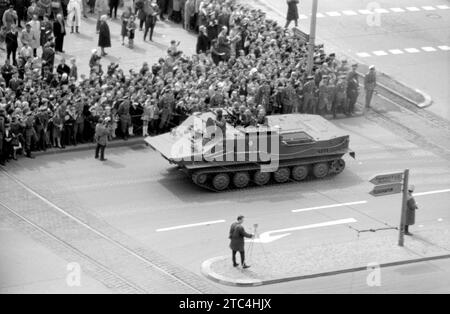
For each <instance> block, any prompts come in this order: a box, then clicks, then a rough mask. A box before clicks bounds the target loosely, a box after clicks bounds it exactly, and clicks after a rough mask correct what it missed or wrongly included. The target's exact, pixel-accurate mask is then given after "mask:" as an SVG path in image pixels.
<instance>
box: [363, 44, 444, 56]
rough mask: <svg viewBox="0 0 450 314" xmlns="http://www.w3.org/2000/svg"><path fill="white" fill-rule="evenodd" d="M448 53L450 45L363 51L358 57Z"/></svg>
mask: <svg viewBox="0 0 450 314" xmlns="http://www.w3.org/2000/svg"><path fill="white" fill-rule="evenodd" d="M442 51H444V52H446V51H450V46H448V45H441V46H437V47H432V46H424V47H418V48H414V47H409V48H403V49H399V48H395V49H388V50H374V51H371V52H368V51H361V52H357V53H356V55H357V56H358V57H360V58H371V57H384V56H389V55H394V56H396V55H403V54H417V53H425V52H428V53H431V52H442Z"/></svg>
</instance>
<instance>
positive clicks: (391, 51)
mask: <svg viewBox="0 0 450 314" xmlns="http://www.w3.org/2000/svg"><path fill="white" fill-rule="evenodd" d="M389 52H390V53H392V54H393V55H401V54H403V53H404V52H403V51H402V50H400V49H391V50H389Z"/></svg>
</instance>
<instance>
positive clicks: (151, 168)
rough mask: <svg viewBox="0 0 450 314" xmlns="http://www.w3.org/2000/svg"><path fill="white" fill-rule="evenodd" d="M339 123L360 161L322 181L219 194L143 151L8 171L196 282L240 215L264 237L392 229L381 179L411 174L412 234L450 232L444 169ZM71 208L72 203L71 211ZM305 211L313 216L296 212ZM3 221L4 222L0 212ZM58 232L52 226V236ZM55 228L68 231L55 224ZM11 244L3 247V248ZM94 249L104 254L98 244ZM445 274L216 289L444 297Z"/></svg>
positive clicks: (70, 157) (410, 270) (332, 236)
mask: <svg viewBox="0 0 450 314" xmlns="http://www.w3.org/2000/svg"><path fill="white" fill-rule="evenodd" d="M335 123H336V124H337V125H338V126H339V127H341V128H343V129H345V130H346V131H348V132H349V134H350V135H351V146H352V148H353V149H354V150H355V151H356V152H357V159H356V160H353V159H351V158H347V169H346V171H345V172H344V173H342V174H341V175H340V176H338V177H335V178H331V179H326V180H321V181H312V182H304V183H300V184H297V183H293V184H287V185H282V186H269V187H264V188H259V189H250V190H245V191H235V192H227V193H223V194H215V193H211V192H208V191H204V190H202V189H200V188H197V187H195V186H194V185H193V184H192V183H191V182H190V180H189V179H187V178H185V177H184V175H183V174H182V173H180V172H179V171H178V170H177V169H176V168H174V167H173V166H170V165H169V164H168V163H167V161H166V160H165V159H163V158H162V157H161V156H160V155H159V154H158V153H156V152H154V151H153V150H151V149H150V148H148V147H146V146H144V145H137V146H134V147H132V148H131V149H130V148H117V149H110V150H108V151H107V158H108V161H107V162H105V163H101V162H99V161H97V160H95V159H94V158H93V152H77V153H70V154H58V155H47V156H41V157H39V158H38V159H35V160H25V159H22V160H20V161H19V162H17V163H15V164H11V165H10V166H9V167H8V171H9V173H10V174H12V175H13V176H14V177H15V178H17V179H19V180H21V181H22V182H26V185H27V186H28V188H30V189H31V190H33V191H35V192H36V193H39V195H41V196H42V197H43V198H45V199H46V200H48V201H49V202H51V203H55V204H57V205H59V206H61V207H62V208H63V209H64V210H67V211H68V212H69V213H71V214H73V215H75V216H77V217H80V216H81V217H83V219H84V220H85V221H87V222H88V223H89V222H90V221H94V220H95V219H98V220H100V221H102V222H103V223H104V224H106V225H108V226H109V227H108V228H107V230H108V231H107V232H108V233H109V235H110V236H111V237H114V233H116V232H117V233H123V234H126V235H127V236H128V237H129V238H130V239H132V241H135V242H136V243H139V245H142V246H144V247H147V248H149V249H151V250H154V251H156V252H158V253H160V254H161V255H163V256H165V257H166V258H167V259H168V260H169V261H170V263H173V264H176V265H180V266H182V267H184V268H186V269H187V270H189V271H191V272H193V273H196V274H198V275H200V265H201V263H202V262H203V261H204V260H206V259H208V258H211V257H216V256H221V255H227V254H229V249H228V239H227V236H228V228H229V225H230V224H231V223H232V222H233V221H234V219H235V218H236V217H237V215H239V214H244V215H245V216H246V217H247V218H246V224H245V226H246V227H247V229H249V230H251V229H252V227H251V226H252V225H253V224H254V223H258V224H259V226H260V232H265V231H270V230H279V229H284V228H290V227H296V226H302V225H307V224H315V223H321V222H327V221H332V220H337V219H346V218H354V219H355V220H357V222H356V223H355V224H352V226H353V227H354V228H356V229H359V230H362V229H370V228H383V227H386V226H392V227H396V226H397V225H398V222H399V217H400V202H401V201H400V195H393V196H386V197H382V198H373V197H372V196H370V195H369V194H368V192H369V191H370V190H371V188H372V185H371V184H370V183H369V182H368V180H369V179H370V178H371V177H372V176H373V175H376V174H378V173H384V172H389V171H397V170H399V169H404V168H410V169H411V180H412V183H414V184H415V185H416V189H417V193H418V196H417V201H418V202H419V204H420V206H421V208H422V209H423V210H421V211H420V212H419V213H418V218H417V226H416V227H415V228H416V229H417V230H426V229H427V228H435V227H437V226H441V227H442V226H445V227H448V226H449V224H450V213H449V211H448V204H449V202H450V166H449V162H448V160H445V159H442V158H441V157H438V156H437V155H435V154H434V153H433V152H430V151H426V150H424V149H421V148H420V147H417V146H416V145H415V144H412V143H411V142H408V141H406V140H404V139H403V137H402V136H401V134H397V133H393V132H392V131H389V130H386V129H384V128H382V127H380V126H378V125H377V124H376V123H374V122H372V121H370V120H368V119H366V118H364V117H359V118H352V119H345V120H339V121H336V122H335ZM424 193H425V194H424ZM2 195H7V193H5V192H4V194H2ZM61 202H62V203H61ZM348 203H350V204H348ZM61 204H63V205H61ZM64 204H65V205H64ZM67 204H76V208H71V206H70V205H67ZM30 206H33V204H30ZM316 207H317V208H316ZM311 208H315V209H312V210H308V211H300V212H296V213H294V212H292V210H299V209H300V210H302V209H311ZM0 213H3V214H4V209H2V208H1V207H0ZM89 217H91V218H89ZM94 218H95V219H94ZM58 223H59V222H58ZM58 223H56V222H55V223H54V224H53V225H52V227H54V228H56V229H55V230H57V228H58ZM191 225H194V226H191ZM60 228H65V227H64V225H63V224H61V226H60ZM341 241H357V233H356V232H355V231H354V230H352V229H350V228H348V226H335V227H329V228H321V229H313V230H308V231H298V232H293V233H292V234H291V235H290V236H289V237H285V238H283V239H280V240H278V241H276V242H274V243H272V244H267V245H266V247H265V249H266V250H283V249H287V248H289V247H290V246H292V243H298V245H299V246H308V245H320V244H322V243H338V242H341ZM19 242H20V241H19ZM16 243H18V242H14V243H11V242H9V244H8V245H7V244H5V243H4V244H5V246H6V248H5V249H7V248H8V246H14V245H15V244H16ZM90 249H91V250H94V249H95V250H97V251H98V252H97V253H99V254H102V250H105V252H104V253H105V255H106V254H107V253H108V252H107V249H106V248H103V247H102V246H98V245H97V246H96V243H95V242H93V243H92V246H90ZM42 255H43V256H45V255H44V254H42ZM48 258H49V260H50V261H51V262H52V263H56V262H57V261H55V260H54V259H53V258H52V257H51V256H49V257H48ZM449 270H450V261H449V260H443V261H439V262H432V263H421V264H416V265H407V266H400V267H395V268H389V269H386V270H383V278H384V279H383V285H382V286H381V287H377V288H369V287H368V286H367V285H366V283H365V282H366V281H365V280H366V276H367V274H365V272H359V273H353V274H346V275H339V276H334V277H329V278H319V279H311V280H308V281H298V282H292V283H286V284H279V285H274V286H264V287H258V288H245V289H243V288H233V287H225V286H220V289H221V290H223V291H227V292H231V293H262V292H267V293H269V292H272V293H273V292H277V293H297V292H342V293H348V292H355V293H356V292H364V293H366V292H368V293H372V292H380V293H385V292H418V291H421V292H450V272H449ZM61 280H62V279H61ZM418 283H420V284H421V285H420V286H419V285H418ZM13 284H14V279H11V282H9V283H3V287H2V288H3V289H4V290H8V285H13ZM97 284H98V283H96V282H94V283H91V285H90V286H89V289H95V287H96V285H97ZM88 291H92V290H88ZM99 291H102V289H99Z"/></svg>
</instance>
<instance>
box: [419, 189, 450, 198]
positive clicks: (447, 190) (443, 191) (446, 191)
mask: <svg viewBox="0 0 450 314" xmlns="http://www.w3.org/2000/svg"><path fill="white" fill-rule="evenodd" d="M443 193H450V189H446V190H438V191H430V192H422V193H414V196H425V195H434V194H443Z"/></svg>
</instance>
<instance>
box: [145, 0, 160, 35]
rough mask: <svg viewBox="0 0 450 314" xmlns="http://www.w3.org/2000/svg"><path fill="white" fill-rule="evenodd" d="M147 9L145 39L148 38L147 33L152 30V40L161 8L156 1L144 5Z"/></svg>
mask: <svg viewBox="0 0 450 314" xmlns="http://www.w3.org/2000/svg"><path fill="white" fill-rule="evenodd" d="M144 10H146V11H145V13H144V14H145V30H144V41H145V39H146V38H147V34H148V33H149V31H150V41H153V32H154V30H155V26H156V22H157V21H158V12H159V8H158V5H157V4H156V3H149V4H148V5H147V6H144Z"/></svg>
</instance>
